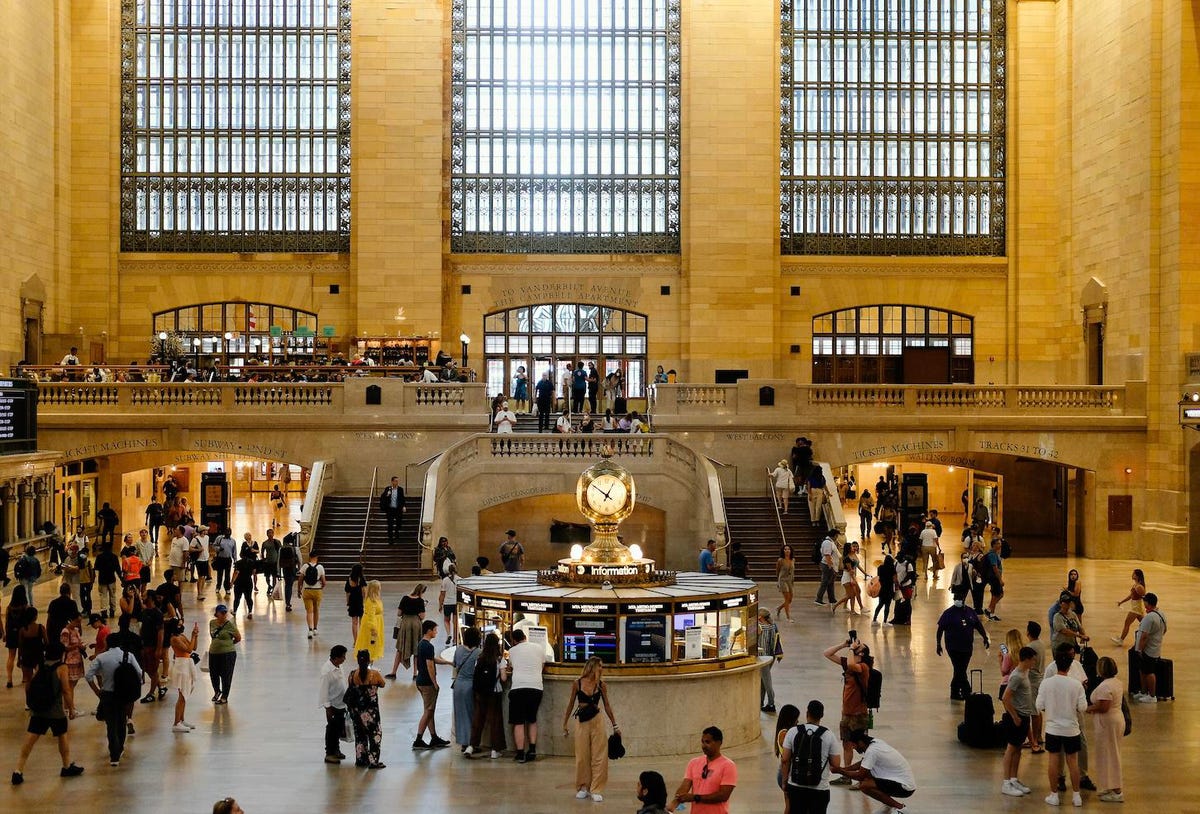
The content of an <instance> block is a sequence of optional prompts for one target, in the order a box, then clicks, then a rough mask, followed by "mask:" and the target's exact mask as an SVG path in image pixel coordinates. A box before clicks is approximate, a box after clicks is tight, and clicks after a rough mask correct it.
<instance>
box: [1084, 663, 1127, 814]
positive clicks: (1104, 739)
mask: <svg viewBox="0 0 1200 814" xmlns="http://www.w3.org/2000/svg"><path fill="white" fill-rule="evenodd" d="M1096 674H1097V675H1098V677H1099V678H1100V679H1101V681H1100V683H1099V684H1098V685H1097V686H1096V688H1095V689H1094V690H1092V700H1091V703H1090V704H1089V705H1088V708H1087V711H1088V713H1089V714H1091V715H1092V721H1093V724H1094V727H1095V728H1094V729H1093V730H1092V731H1093V733H1094V734H1093V735H1092V737H1090V738H1088V742H1089V745H1090V747H1091V765H1090V766H1089V767H1088V768H1089V769H1090V771H1091V775H1092V778H1093V779H1094V780H1095V783H1096V787H1097V788H1098V789H1099V790H1100V795H1099V797H1100V800H1101V801H1102V802H1105V803H1123V802H1125V798H1124V796H1122V794H1121V738H1122V737H1124V735H1125V715H1124V713H1122V712H1121V698H1122V697H1123V696H1124V695H1125V688H1124V687H1123V686H1121V682H1120V681H1118V680H1117V663H1116V662H1115V661H1113V660H1112V659H1111V658H1109V657H1108V656H1102V657H1101V658H1100V660H1099V661H1098V662H1097V663H1096Z"/></svg>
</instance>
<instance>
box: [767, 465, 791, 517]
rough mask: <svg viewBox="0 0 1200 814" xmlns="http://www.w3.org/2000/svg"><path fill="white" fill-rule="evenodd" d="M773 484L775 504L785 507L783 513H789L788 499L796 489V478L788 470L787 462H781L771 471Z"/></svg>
mask: <svg viewBox="0 0 1200 814" xmlns="http://www.w3.org/2000/svg"><path fill="white" fill-rule="evenodd" d="M771 484H772V485H773V486H774V487H775V502H776V503H777V504H779V505H781V506H783V513H784V514H787V513H788V498H790V497H791V496H792V492H793V490H795V488H796V478H795V477H794V476H793V475H792V470H790V469H788V462H787V461H780V462H779V463H778V464H776V466H775V468H774V469H772V470H771Z"/></svg>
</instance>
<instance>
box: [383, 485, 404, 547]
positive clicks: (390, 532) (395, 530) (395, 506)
mask: <svg viewBox="0 0 1200 814" xmlns="http://www.w3.org/2000/svg"><path fill="white" fill-rule="evenodd" d="M379 509H380V510H381V511H382V512H383V513H384V514H385V515H387V538H388V545H392V544H393V543H395V542H397V541H398V540H399V539H400V525H401V524H402V523H403V522H404V487H403V486H401V485H400V478H398V477H397V476H395V475H392V482H391V483H389V484H388V485H387V486H385V487H384V488H383V492H381V493H380V495H379Z"/></svg>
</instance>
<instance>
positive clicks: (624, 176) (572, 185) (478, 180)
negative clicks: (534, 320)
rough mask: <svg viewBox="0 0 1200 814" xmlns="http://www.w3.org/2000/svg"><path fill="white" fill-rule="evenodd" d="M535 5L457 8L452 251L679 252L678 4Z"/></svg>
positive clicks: (501, 2)
mask: <svg viewBox="0 0 1200 814" xmlns="http://www.w3.org/2000/svg"><path fill="white" fill-rule="evenodd" d="M539 5H541V6H543V7H544V9H543V13H544V15H545V16H544V17H541V18H535V19H533V20H524V19H521V17H520V9H521V8H528V6H527V5H526V4H524V3H519V2H518V0H453V7H452V26H451V29H452V33H451V78H450V96H451V112H450V149H451V154H450V173H451V179H450V248H451V251H454V252H463V253H472V252H475V253H480V252H492V253H564V254H566V253H574V254H588V253H599V254H607V253H637V254H649V253H658V254H675V253H678V252H679V250H680V197H681V188H680V136H681V124H680V110H681V102H680V76H681V72H682V57H681V53H682V52H681V26H680V13H681V12H680V7H681V0H612V2H606V3H603V4H601V3H600V2H598V1H597V2H594V3H592V2H590V0H589V2H588V3H580V2H578V0H539ZM584 8H586V9H587V13H586V14H585V15H584V17H582V18H579V17H575V16H573V13H574V10H578V9H584ZM621 15H624V16H621ZM602 17H603V18H602ZM558 21H566V22H562V23H560V22H558ZM552 22H553V23H554V24H552ZM602 43H608V44H609V47H608V51H607V53H608V59H607V60H603V59H601V54H602V53H603V51H602V48H601V47H600V46H601V44H602ZM643 45H644V46H645V47H646V48H648V49H649V53H650V54H651V55H652V59H649V60H643V59H642V58H641V53H642V52H641V51H640V50H639V49H640V48H642V47H643ZM539 49H540V53H541V64H540V66H539V63H538V57H537V56H534V54H535V52H538V51H539ZM590 49H594V50H590ZM485 53H486V54H488V55H491V59H489V60H488V63H489V64H488V68H487V71H485V70H483V69H481V68H480V66H481V65H482V63H483V61H482V60H481V59H480V58H479V57H480V55H481V54H485ZM622 55H624V56H622ZM593 56H594V60H593V59H590V58H589V57H593ZM622 60H623V61H622ZM515 61H525V64H524V65H521V66H519V67H518V66H514V65H512V62H515ZM585 63H586V64H585ZM602 63H603V64H602ZM563 66H566V67H563ZM643 67H645V68H648V70H649V74H648V75H647V74H646V73H644V72H643V71H642V68H643ZM626 68H629V69H630V70H629V71H628V72H627V73H628V75H626V71H625V69H626ZM506 69H507V71H508V72H509V73H511V74H515V77H514V78H510V77H509V76H506V75H505V71H506ZM577 71H578V73H577ZM485 73H488V76H485V75H484V74H485ZM579 73H582V74H583V76H582V78H581V77H580V76H579ZM539 74H540V75H539ZM589 96H590V97H591V98H592V99H594V100H595V106H594V108H589V107H588V106H587V105H586V104H582V105H581V100H582V101H586V100H588V98H589ZM484 100H487V101H488V102H490V104H487V103H485V102H484ZM648 106H649V107H648ZM605 107H607V109H604V108H605ZM618 111H623V113H622V112H618ZM539 119H540V121H539ZM564 119H566V120H568V121H569V122H570V126H568V125H567V123H566V122H564V121H563V120H564ZM559 122H563V123H562V124H561V125H560V124H559ZM485 147H487V148H488V149H486V150H485V149H484V148H485ZM622 150H623V151H624V153H622ZM539 152H540V153H541V156H540V157H539V156H538V153H539ZM606 153H607V155H606ZM606 161H607V163H608V166H607V168H606V167H605V163H606ZM578 163H583V166H582V167H580V166H578ZM497 165H498V166H497ZM514 165H515V166H514ZM619 169H621V170H623V171H618V170H619Z"/></svg>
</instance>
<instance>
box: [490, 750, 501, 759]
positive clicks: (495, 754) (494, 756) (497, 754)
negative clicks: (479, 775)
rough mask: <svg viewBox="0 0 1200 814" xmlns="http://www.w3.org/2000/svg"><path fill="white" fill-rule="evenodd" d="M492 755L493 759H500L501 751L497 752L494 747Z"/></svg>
mask: <svg viewBox="0 0 1200 814" xmlns="http://www.w3.org/2000/svg"><path fill="white" fill-rule="evenodd" d="M490 757H491V759H492V760H499V759H500V753H499V752H497V751H496V750H495V749H493V750H492V754H491V755H490Z"/></svg>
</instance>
